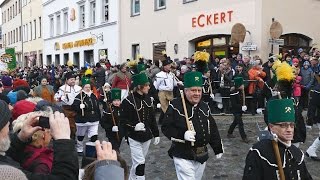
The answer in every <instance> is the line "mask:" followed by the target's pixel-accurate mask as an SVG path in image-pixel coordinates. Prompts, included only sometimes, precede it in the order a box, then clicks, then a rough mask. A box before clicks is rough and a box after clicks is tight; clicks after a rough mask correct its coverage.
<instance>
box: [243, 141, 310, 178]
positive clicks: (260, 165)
mask: <svg viewBox="0 0 320 180" xmlns="http://www.w3.org/2000/svg"><path fill="white" fill-rule="evenodd" d="M278 145H279V151H280V157H281V161H282V166H283V169H284V174H285V178H286V179H287V180H289V179H290V180H291V179H293V180H300V179H301V180H310V179H312V177H311V175H310V174H309V172H308V170H307V168H306V165H305V163H304V160H303V159H304V154H303V152H302V151H301V150H300V149H298V148H297V147H295V146H294V145H291V146H290V147H286V146H285V145H284V144H282V143H281V142H279V143H278ZM278 177H279V175H278V166H277V162H276V158H275V155H274V151H273V147H272V142H271V140H268V139H266V140H261V141H259V142H258V143H256V144H254V145H253V147H252V148H250V150H249V153H248V155H247V158H246V165H245V168H244V175H243V180H270V179H272V180H277V179H279V178H278Z"/></svg>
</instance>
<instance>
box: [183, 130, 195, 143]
mask: <svg viewBox="0 0 320 180" xmlns="http://www.w3.org/2000/svg"><path fill="white" fill-rule="evenodd" d="M195 135H196V132H194V131H186V132H185V133H184V139H185V140H187V141H190V142H195V141H196V137H195Z"/></svg>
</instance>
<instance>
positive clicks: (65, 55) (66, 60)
mask: <svg viewBox="0 0 320 180" xmlns="http://www.w3.org/2000/svg"><path fill="white" fill-rule="evenodd" d="M68 61H69V53H66V54H63V64H67V63H68Z"/></svg>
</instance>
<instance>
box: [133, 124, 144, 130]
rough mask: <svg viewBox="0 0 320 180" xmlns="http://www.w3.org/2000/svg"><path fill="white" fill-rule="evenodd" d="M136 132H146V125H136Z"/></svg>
mask: <svg viewBox="0 0 320 180" xmlns="http://www.w3.org/2000/svg"><path fill="white" fill-rule="evenodd" d="M134 130H135V131H145V130H146V128H145V125H144V124H143V123H141V122H140V123H138V124H136V126H135V127H134Z"/></svg>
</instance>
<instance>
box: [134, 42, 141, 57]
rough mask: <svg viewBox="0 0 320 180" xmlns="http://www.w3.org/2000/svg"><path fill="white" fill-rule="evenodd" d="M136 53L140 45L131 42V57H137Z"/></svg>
mask: <svg viewBox="0 0 320 180" xmlns="http://www.w3.org/2000/svg"><path fill="white" fill-rule="evenodd" d="M138 54H140V45H139V44H133V45H132V58H133V59H137V57H138Z"/></svg>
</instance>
